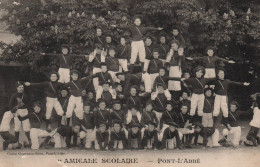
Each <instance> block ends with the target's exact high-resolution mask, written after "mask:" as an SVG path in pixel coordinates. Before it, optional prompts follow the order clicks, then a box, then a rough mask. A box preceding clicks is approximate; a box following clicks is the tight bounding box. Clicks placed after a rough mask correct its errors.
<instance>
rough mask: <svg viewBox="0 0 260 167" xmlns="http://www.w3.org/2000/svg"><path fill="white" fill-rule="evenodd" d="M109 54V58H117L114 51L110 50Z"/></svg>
mask: <svg viewBox="0 0 260 167" xmlns="http://www.w3.org/2000/svg"><path fill="white" fill-rule="evenodd" d="M108 54H109V56H111V57H115V54H116V52H115V50H114V49H112V50H111V49H110V50H109V52H108Z"/></svg>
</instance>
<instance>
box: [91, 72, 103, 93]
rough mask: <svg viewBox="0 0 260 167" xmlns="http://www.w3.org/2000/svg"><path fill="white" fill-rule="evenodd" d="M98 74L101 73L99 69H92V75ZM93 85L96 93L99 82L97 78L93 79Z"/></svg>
mask: <svg viewBox="0 0 260 167" xmlns="http://www.w3.org/2000/svg"><path fill="white" fill-rule="evenodd" d="M98 72H101V69H100V68H96V67H93V75H94V74H96V73H98ZM93 85H94V88H95V90H96V91H97V88H98V86H99V81H98V78H97V77H96V78H93Z"/></svg>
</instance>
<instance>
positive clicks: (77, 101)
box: [66, 95, 83, 119]
mask: <svg viewBox="0 0 260 167" xmlns="http://www.w3.org/2000/svg"><path fill="white" fill-rule="evenodd" d="M73 111H74V112H75V114H76V116H77V117H78V118H79V119H83V102H82V97H81V96H79V97H75V96H73V95H71V96H70V98H69V104H68V107H67V112H66V117H67V118H71V116H72V113H73Z"/></svg>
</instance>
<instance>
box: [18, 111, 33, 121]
mask: <svg viewBox="0 0 260 167" xmlns="http://www.w3.org/2000/svg"><path fill="white" fill-rule="evenodd" d="M17 117H18V119H19V120H20V121H24V120H26V119H29V118H30V117H31V114H30V113H29V114H27V115H25V116H24V117H21V116H20V115H19V114H18V113H17Z"/></svg>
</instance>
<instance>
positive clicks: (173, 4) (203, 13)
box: [1, 0, 260, 71]
mask: <svg viewBox="0 0 260 167" xmlns="http://www.w3.org/2000/svg"><path fill="white" fill-rule="evenodd" d="M256 4H257V2H256V0H252V1H240V0H230V1H226V0H216V1H210V0H199V1H198V0H164V1H157V0H143V1H139V0H31V1H27V0H20V1H19V2H18V1H17V2H6V1H3V2H2V3H1V7H2V8H4V9H6V10H7V14H6V15H5V16H4V17H3V18H2V21H5V22H6V23H7V25H8V30H9V31H10V32H12V33H14V34H16V35H21V36H22V39H21V40H20V41H19V42H18V43H15V44H11V45H6V44H3V43H2V44H1V48H2V50H3V53H2V57H1V59H2V60H3V61H5V62H10V61H18V62H21V63H32V62H33V60H41V59H43V58H42V57H39V56H38V55H39V53H40V52H59V46H60V45H61V44H62V43H68V44H69V45H70V46H71V50H72V52H73V53H89V52H90V51H91V42H92V39H93V37H94V34H95V27H96V26H101V27H103V29H104V30H105V33H109V34H111V35H113V37H114V38H115V40H118V38H119V36H120V35H126V36H129V32H123V31H121V30H118V29H113V28H112V27H110V25H111V24H118V25H124V24H132V20H131V19H132V17H133V16H134V15H140V16H142V17H143V23H144V24H145V25H149V26H154V27H159V26H162V27H164V30H165V32H166V33H167V34H168V35H170V30H171V28H172V26H173V25H177V26H179V28H180V29H181V31H182V33H183V35H184V38H185V40H186V42H187V50H186V51H185V52H186V54H189V55H191V56H193V55H201V54H204V50H205V48H206V47H207V46H208V45H212V46H214V47H216V48H217V51H218V55H219V56H222V57H227V58H231V59H233V60H235V61H237V62H241V63H245V62H247V63H248V62H253V61H254V60H255V59H259V55H258V57H257V52H259V51H258V49H259V40H260V22H259V17H260V15H259V11H260V10H259V5H256ZM257 12H258V13H257ZM150 35H154V34H150ZM154 39H155V40H156V36H154ZM257 44H258V45H257ZM44 62H45V63H43V64H42V62H41V61H39V62H38V63H41V66H42V69H39V68H34V69H35V70H40V71H41V70H45V69H46V67H47V69H57V63H56V62H55V60H52V59H50V60H49V59H47V60H45V61H44ZM84 63H85V62H84V61H83V60H82V59H77V60H75V68H80V69H81V70H84V69H85V67H86V66H87V64H85V67H84ZM34 67H36V66H34Z"/></svg>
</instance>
